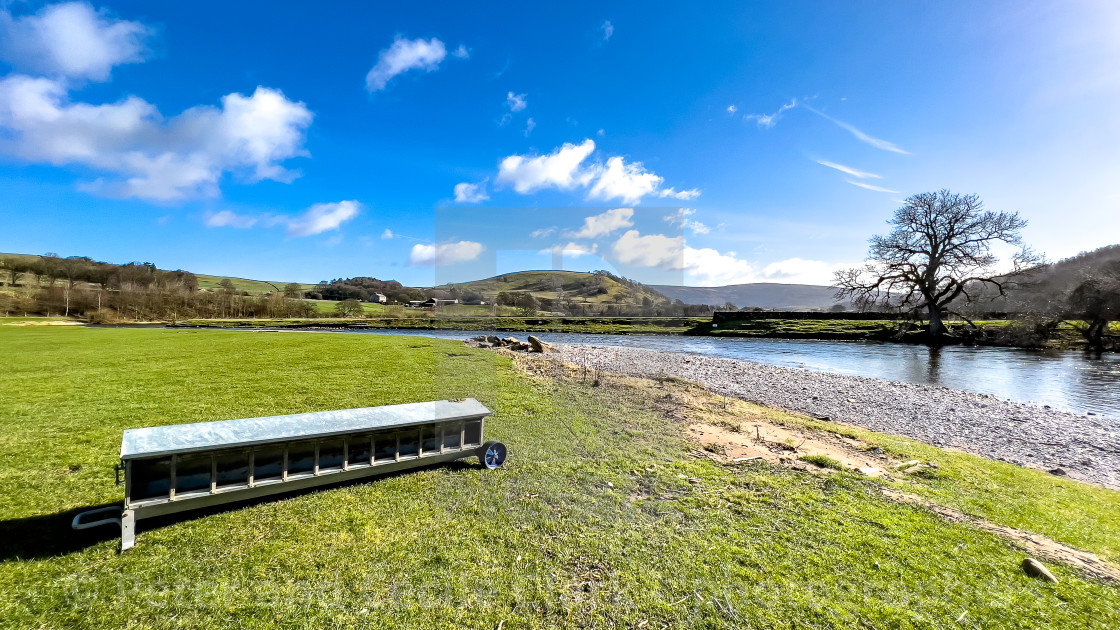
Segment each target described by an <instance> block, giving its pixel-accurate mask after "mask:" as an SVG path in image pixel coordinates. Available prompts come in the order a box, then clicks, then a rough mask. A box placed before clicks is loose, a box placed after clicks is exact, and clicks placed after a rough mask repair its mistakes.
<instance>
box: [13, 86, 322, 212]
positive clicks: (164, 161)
mask: <svg viewBox="0 0 1120 630" xmlns="http://www.w3.org/2000/svg"><path fill="white" fill-rule="evenodd" d="M312 118H313V115H312V113H311V111H310V110H308V108H307V106H306V105H304V104H303V103H301V102H294V101H291V100H288V98H286V97H285V96H284V94H283V93H282V92H280V91H279V90H273V89H269V88H266V87H258V88H257V89H256V91H254V92H253V94H252V95H249V96H245V95H243V94H238V93H233V94H227V95H226V96H223V97H222V99H221V107H220V108H219V107H213V106H197V107H192V108H190V109H188V110H186V111H185V112H183V113H182V114H179V115H178V116H175V117H172V118H170V119H165V118H164V117H163V116H162V115H161V114H160V112H159V111H158V110H157V109H156V107H155V106H154V105H152V104H150V103H148V102H147V101H145V100H144V99H142V98H139V97H136V96H130V97H128V98H126V99H124V100H121V101H118V102H116V103H107V104H100V105H94V104H89V103H72V102H70V100H69V94H68V90H67V88H66V86H65V84H64V83H63V82H61V81H58V80H55V79H49V78H41V77H29V76H25V75H20V74H14V75H9V76H7V77H5V78H3V79H0V132H2V133H0V153H5V154H8V155H11V156H14V157H17V158H20V159H22V160H26V161H28V162H33V163H45V164H52V165H55V166H64V165H75V164H76V165H81V166H86V167H89V168H91V169H94V170H96V171H101V172H104V173H106V174H108V175H109V179H105V178H99V179H97V180H95V181H93V182H88V183H86V184H84V185H83V186H82V188H83V189H84V190H87V191H90V192H95V193H98V194H104V195H109V196H119V197H141V198H145V199H156V200H175V199H183V198H186V197H196V196H214V195H216V194H217V193H218V182H219V180H220V179H221V176H222V174H223V173H226V172H230V173H234V174H236V175H238V176H240V177H242V178H243V179H246V180H248V181H259V180H262V179H272V180H276V181H281V182H289V181H291V180H292V179H294V178H295V177H297V176H298V173H296V172H292V171H289V170H287V169H285V168H284V167H283V166H281V162H283V161H284V160H287V159H289V158H292V157H297V156H306V155H307V152H306V151H305V150H304V147H303V144H304V138H305V132H306V129H307V127H308V126H309V125H310V124H311V120H312Z"/></svg>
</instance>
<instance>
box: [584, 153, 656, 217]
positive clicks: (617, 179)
mask: <svg viewBox="0 0 1120 630" xmlns="http://www.w3.org/2000/svg"><path fill="white" fill-rule="evenodd" d="M589 142H590V141H589ZM662 181H664V179H663V178H662V177H660V176H658V175H655V174H654V173H651V172H649V171H647V170H646V169H645V168H644V167H643V166H642V163H641V162H631V163H629V164H627V163H626V161H625V160H623V159H622V158H621V157H618V156H615V157H612V158H610V159H608V160H607V165H606V167H605V168H602V169H600V170H599V173H598V177H597V178H596V180H595V183H594V185H592V186H591V190H590V191H589V192H588V193H587V198H588V199H600V200H602V201H609V200H611V199H619V200H621V201H622V203H638V202H639V201H641V199H642V197H645V196H646V195H648V194H650V193H652V192H654V191H655V190H657V187H658V186H660V185H661V182H662Z"/></svg>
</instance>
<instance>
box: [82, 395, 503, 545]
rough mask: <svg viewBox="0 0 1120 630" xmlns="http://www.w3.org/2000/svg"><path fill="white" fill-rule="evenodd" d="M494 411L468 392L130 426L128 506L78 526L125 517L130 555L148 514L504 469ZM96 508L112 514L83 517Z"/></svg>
mask: <svg viewBox="0 0 1120 630" xmlns="http://www.w3.org/2000/svg"><path fill="white" fill-rule="evenodd" d="M490 414H491V412H490V410H489V409H487V408H486V407H484V406H483V405H482V404H481V403H479V402H478V401H477V400H475V399H473V398H467V399H464V400H456V401H452V400H438V401H432V402H421V403H409V404H405V405H388V406H384V407H368V408H365V409H346V410H342V411H321V412H317V413H300V414H294V415H288V416H272V417H266V418H247V419H244V420H225V421H220V422H200V423H196V424H179V425H171V426H162V427H148V428H144V429H129V430H127V431H125V432H124V437H123V439H122V440H121V467H120V468H118V470H121V469H123V471H124V484H125V490H124V506H123V508H122V507H117V506H113V507H109V508H101V509H98V510H89V511H86V512H82V513H81V514H78V515H77V516H75V517H74V522H73V524H72V525H73V527H74V529H86V528H88V527H95V526H97V525H104V524H111V523H119V524H120V527H121V551H125V550H127V549H130V548H132V546H133V545H135V544H136V521H137V520H139V519H143V518H149V517H153V516H161V515H164V514H172V513H175V512H181V511H184V510H191V509H194V508H201V507H207V506H212V505H219V504H222V503H230V502H234V501H242V500H245V499H252V498H257V497H263V496H268V495H271V494H278V493H281V492H291V491H293V490H302V489H305V488H312V487H315V486H322V485H326V484H331V483H338V482H342V481H349V480H352V479H358V478H361V477H367V476H371V475H381V474H385V473H390V472H394V471H399V470H404V469H408V468H416V467H419V466H425V465H428V464H435V463H439V462H449V461H453V460H457V459H463V458H465V457H471V456H477V457H478V459H479V461H480V462H481V463H482V465H483V466H485V467H487V468H491V469H493V468H497V467H499V466H501V465H502V464H503V463H504V462H505V459H506V447H505V446H504V445H503V444H502V443H501V442H495V441H490V442H483V437H482V436H483V425H484V421H485V418H486V417H487V416H489V415H490ZM118 482H119V479H118ZM95 514H97V515H108V518H101V519H100V520H96V521H89V522H86V521H85V520H84V519H87V518H88V517H92V516H94V515H95Z"/></svg>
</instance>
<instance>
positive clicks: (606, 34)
mask: <svg viewBox="0 0 1120 630" xmlns="http://www.w3.org/2000/svg"><path fill="white" fill-rule="evenodd" d="M599 28H600V29H602V31H603V41H607V40H608V39H610V38H611V35H614V24H611V21H610V20H607V21H605V22H603V25H602V26H600V27H599Z"/></svg>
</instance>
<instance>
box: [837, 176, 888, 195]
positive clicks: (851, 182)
mask: <svg viewBox="0 0 1120 630" xmlns="http://www.w3.org/2000/svg"><path fill="white" fill-rule="evenodd" d="M844 181H846V182H848V183H849V184H851V185H853V186H859V187H860V188H866V189H867V190H874V191H875V192H885V193H893V194H896V195H897V194H898V191H897V190H891V189H890V188H883V187H882V186H872V185H871V184H865V183H863V182H853V181H852V180H850V179H846V180H844Z"/></svg>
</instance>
